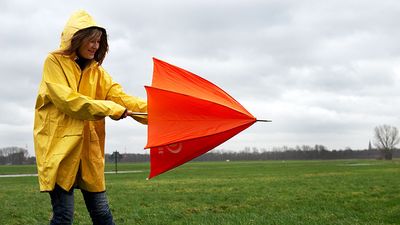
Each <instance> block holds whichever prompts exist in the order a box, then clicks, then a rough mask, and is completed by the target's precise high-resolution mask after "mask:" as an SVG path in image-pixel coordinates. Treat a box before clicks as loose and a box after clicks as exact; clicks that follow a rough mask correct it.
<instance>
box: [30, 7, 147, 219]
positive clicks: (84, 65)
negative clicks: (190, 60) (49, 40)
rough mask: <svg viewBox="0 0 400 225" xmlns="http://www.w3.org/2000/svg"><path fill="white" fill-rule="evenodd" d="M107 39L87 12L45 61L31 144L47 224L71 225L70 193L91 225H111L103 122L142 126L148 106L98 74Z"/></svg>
mask: <svg viewBox="0 0 400 225" xmlns="http://www.w3.org/2000/svg"><path fill="white" fill-rule="evenodd" d="M107 51H108V43H107V34H106V30H105V29H104V28H101V27H99V26H97V25H96V23H95V22H94V20H93V19H92V17H91V16H90V15H89V14H87V13H86V12H85V11H78V12H76V13H74V14H73V15H72V16H71V18H70V19H69V20H68V22H67V24H66V26H65V28H64V31H63V33H62V35H61V45H60V49H58V50H57V51H55V52H53V53H50V54H49V55H48V57H47V58H46V60H45V63H44V68H43V77H42V81H41V84H40V88H39V94H38V96H37V100H36V106H35V122H34V142H35V153H36V161H37V168H38V177H39V184H40V191H42V192H49V193H50V198H51V204H52V207H53V217H52V219H51V224H72V221H73V212H74V196H73V190H74V187H78V188H80V189H81V191H82V193H83V196H84V199H85V203H86V207H87V209H88V211H89V213H90V216H91V218H92V221H93V224H114V222H113V218H112V215H111V212H110V210H109V207H108V203H107V199H106V195H105V180H104V140H105V130H104V128H105V124H104V122H105V119H104V118H105V117H107V116H109V117H110V118H112V119H114V120H119V119H123V118H125V117H127V116H132V117H133V118H134V119H136V120H138V121H139V122H141V123H144V124H146V123H147V119H146V118H145V117H138V116H134V115H133V113H132V112H146V111H147V103H146V101H143V100H141V99H139V98H136V97H132V96H129V95H127V94H125V93H124V92H123V90H122V88H121V86H120V85H119V84H117V83H115V82H113V81H112V78H111V77H110V76H109V75H108V74H107V72H106V71H105V70H104V69H103V68H102V66H101V64H102V62H103V60H104V57H105V55H106V53H107Z"/></svg>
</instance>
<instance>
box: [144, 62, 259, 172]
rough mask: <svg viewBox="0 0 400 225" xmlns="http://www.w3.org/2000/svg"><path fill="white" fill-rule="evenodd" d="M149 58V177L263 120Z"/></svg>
mask: <svg viewBox="0 0 400 225" xmlns="http://www.w3.org/2000/svg"><path fill="white" fill-rule="evenodd" d="M153 61H154V72H153V81H152V86H151V87H149V86H146V91H147V101H148V139H147V145H146V147H145V148H150V175H149V178H152V177H154V176H157V175H159V174H161V173H164V172H166V171H168V170H170V169H173V168H175V167H177V166H179V165H181V164H183V163H185V162H187V161H189V160H192V159H194V158H196V157H198V156H200V155H202V154H204V153H206V152H208V151H209V150H211V149H213V148H215V147H216V146H218V145H220V144H221V143H223V142H225V141H226V140H228V139H230V138H231V137H233V136H234V135H236V134H237V133H239V132H241V131H242V130H244V129H246V128H247V127H249V126H251V125H252V124H253V123H255V122H256V121H261V120H257V119H256V118H255V117H254V116H253V115H251V114H250V113H249V112H248V111H247V110H246V109H245V108H244V107H243V106H242V105H240V103H239V102H237V101H236V100H235V99H233V98H232V97H231V96H230V95H229V94H227V93H226V92H225V91H223V90H222V89H220V88H219V87H217V86H216V85H214V84H212V83H211V82H209V81H207V80H205V79H203V78H201V77H199V76H197V75H195V74H193V73H191V72H189V71H186V70H184V69H181V68H179V67H176V66H174V65H171V64H168V63H166V62H163V61H161V60H158V59H155V58H153ZM263 121H266V120H263Z"/></svg>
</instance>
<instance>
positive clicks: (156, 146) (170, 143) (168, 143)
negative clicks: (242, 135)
mask: <svg viewBox="0 0 400 225" xmlns="http://www.w3.org/2000/svg"><path fill="white" fill-rule="evenodd" d="M254 122H255V121H254ZM254 122H253V123H254ZM250 123H251V122H250ZM247 124H249V123H244V124H242V125H240V126H244V125H247ZM250 125H251V124H250ZM240 126H237V127H234V128H231V129H227V130H223V131H220V132H217V133H213V134H208V135H204V136H201V137H195V138H191V139H184V140H176V141H171V142H167V143H163V144H160V145H155V146H150V147H148V148H158V147H162V146H165V145H172V144H175V143H179V142H183V141H193V140H196V139H201V138H206V137H210V136H214V135H218V134H221V133H224V132H227V131H230V130H233V129H236V128H238V127H240ZM242 131H243V130H242ZM232 137H233V136H232ZM232 137H230V138H229V139H231V138H232ZM229 139H226V140H225V141H227V140H229ZM225 141H224V142H225ZM222 143H223V142H222ZM222 143H221V144H222Z"/></svg>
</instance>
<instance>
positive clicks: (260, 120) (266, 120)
mask: <svg viewBox="0 0 400 225" xmlns="http://www.w3.org/2000/svg"><path fill="white" fill-rule="evenodd" d="M256 122H272V120H256Z"/></svg>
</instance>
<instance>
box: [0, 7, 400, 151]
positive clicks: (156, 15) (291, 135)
mask: <svg viewBox="0 0 400 225" xmlns="http://www.w3.org/2000/svg"><path fill="white" fill-rule="evenodd" d="M77 9H85V10H87V11H88V12H89V13H91V14H92V15H93V16H94V18H95V19H96V21H97V22H98V23H100V24H102V25H103V26H104V27H106V28H107V31H108V34H109V40H110V43H109V44H110V52H109V55H108V56H107V58H106V61H105V63H104V67H105V69H106V70H107V71H108V72H109V73H110V74H111V75H112V76H113V78H114V79H115V80H116V81H117V82H119V83H121V84H122V85H123V86H124V89H125V90H126V91H127V92H128V93H131V94H133V95H137V96H141V97H145V95H146V93H145V91H144V88H143V86H144V85H150V83H151V73H152V61H151V58H152V57H158V58H160V59H162V60H165V61H167V62H170V63H172V64H176V65H177V66H180V67H182V68H184V69H187V70H190V71H192V72H194V73H196V74H198V75H200V76H202V77H204V78H206V79H208V80H210V81H212V82H213V83H215V84H217V85H218V86H220V87H221V88H223V89H224V90H226V91H227V92H228V93H230V94H231V95H232V96H233V97H235V98H236V99H237V100H238V101H239V102H241V103H242V104H243V105H244V106H245V107H246V108H247V109H248V110H249V111H250V112H251V113H253V114H254V115H255V116H256V117H260V118H266V119H272V120H273V123H269V124H258V123H257V124H255V125H253V126H252V127H250V128H249V129H247V130H246V131H244V132H243V133H241V134H239V135H238V136H236V137H234V138H232V139H231V140H229V141H228V142H226V143H225V144H223V145H222V146H220V148H223V149H233V150H240V149H241V148H244V147H245V146H255V147H259V148H267V149H270V148H272V147H273V146H281V145H289V146H294V145H302V144H309V145H313V144H324V145H327V146H328V147H329V148H345V147H352V148H365V147H366V146H367V144H368V141H369V139H371V138H372V130H373V128H374V126H376V125H379V124H383V123H388V124H391V125H394V126H399V120H400V118H399V116H398V115H397V112H398V111H399V109H400V106H399V105H400V104H399V103H400V102H399V101H400V100H399V99H400V98H399V92H398V90H399V88H400V78H399V77H400V76H399V73H400V66H399V65H400V58H399V55H400V47H399V45H398V44H397V42H398V40H399V38H400V32H399V30H398V29H397V21H398V20H399V18H398V17H399V15H400V12H399V11H400V3H399V2H398V1H394V0H391V1H384V2H376V1H361V0H359V1H351V2H348V1H344V0H335V1H329V2H321V1H316V0H308V1H291V0H285V1H274V0H271V1H256V0H252V1H234V2H232V1H218V2H215V1H201V2H198V1H183V2H182V1H151V2H138V1H118V2H113V3H111V2H108V1H99V2H96V4H95V5H94V4H92V3H82V2H80V1H68V2H67V3H65V4H61V3H59V2H55V1H41V2H32V1H9V0H6V1H2V2H1V3H0V28H1V29H0V36H1V37H2V41H1V42H0V48H1V49H2V51H1V53H0V69H1V71H2V73H1V78H2V80H3V82H2V84H3V85H2V88H1V89H0V94H1V96H2V98H1V100H0V104H1V108H0V113H1V115H2V116H1V117H0V129H1V130H2V132H1V133H2V135H0V143H1V144H0V147H4V146H10V145H18V146H22V147H24V146H26V145H28V146H32V137H31V136H32V134H31V130H32V126H33V107H34V102H35V95H36V92H37V87H38V85H39V82H40V79H41V70H42V63H43V60H44V58H45V57H46V54H47V53H48V52H50V51H52V50H54V49H56V48H57V47H58V45H59V36H60V33H61V31H62V29H63V27H64V24H65V22H66V20H67V19H68V18H69V16H70V14H71V13H72V12H73V11H74V10H77ZM145 143H146V127H145V126H141V125H138V124H135V122H134V121H130V120H125V121H119V122H114V121H111V120H109V121H108V135H107V147H106V148H107V150H106V151H108V152H112V151H114V150H116V149H124V150H125V149H127V150H126V151H127V152H143V150H141V149H142V147H143V146H144V145H145ZM30 151H31V153H33V150H32V149H30Z"/></svg>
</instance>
